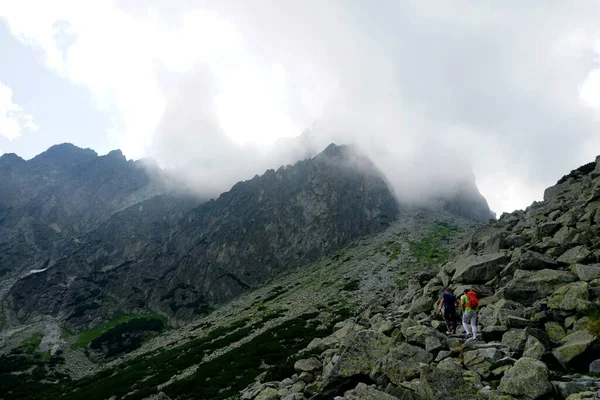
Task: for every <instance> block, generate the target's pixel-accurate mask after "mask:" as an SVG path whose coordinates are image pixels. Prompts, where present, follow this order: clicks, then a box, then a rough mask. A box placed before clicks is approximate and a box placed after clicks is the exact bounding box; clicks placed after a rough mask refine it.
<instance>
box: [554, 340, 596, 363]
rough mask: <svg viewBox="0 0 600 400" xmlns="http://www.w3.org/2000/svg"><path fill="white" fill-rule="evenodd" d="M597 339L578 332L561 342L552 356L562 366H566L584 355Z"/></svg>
mask: <svg viewBox="0 0 600 400" xmlns="http://www.w3.org/2000/svg"><path fill="white" fill-rule="evenodd" d="M595 341H596V338H595V337H594V336H593V335H590V334H589V333H588V332H586V331H576V332H573V333H571V334H569V335H567V336H565V337H564V338H563V339H562V340H561V342H560V343H561V346H560V347H557V348H556V349H554V350H552V355H553V356H554V358H556V360H557V361H558V362H559V363H561V364H562V365H564V366H566V365H567V364H569V363H570V362H571V361H573V360H575V359H576V358H577V356H579V355H581V354H583V353H584V352H585V351H586V350H587V349H588V348H589V347H590V346H591V345H592V344H593V343H594V342H595Z"/></svg>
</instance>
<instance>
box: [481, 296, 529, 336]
mask: <svg viewBox="0 0 600 400" xmlns="http://www.w3.org/2000/svg"><path fill="white" fill-rule="evenodd" d="M508 316H515V317H522V316H523V306H522V305H521V304H519V303H517V302H514V301H510V300H506V299H500V300H499V301H498V302H496V303H494V304H491V305H489V306H487V307H484V308H482V309H480V310H479V316H478V322H479V324H481V325H482V326H484V327H490V326H502V325H506V324H507V317H508ZM505 330H506V329H505Z"/></svg>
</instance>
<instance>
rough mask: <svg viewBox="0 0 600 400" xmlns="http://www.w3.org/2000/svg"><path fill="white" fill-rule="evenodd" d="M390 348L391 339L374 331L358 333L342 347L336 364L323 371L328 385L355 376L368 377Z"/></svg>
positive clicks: (333, 363)
mask: <svg viewBox="0 0 600 400" xmlns="http://www.w3.org/2000/svg"><path fill="white" fill-rule="evenodd" d="M391 348H392V339H391V338H389V337H387V336H385V335H383V334H381V333H378V332H375V331H371V330H364V331H361V332H358V333H357V334H356V335H355V337H354V338H353V340H350V341H349V343H348V345H346V346H344V347H342V349H341V351H340V356H339V358H338V359H337V360H336V362H333V361H332V365H330V366H329V368H327V370H326V371H324V379H325V380H327V381H329V383H332V382H336V381H341V380H345V379H346V378H350V377H352V376H355V375H369V374H370V373H371V371H372V369H373V367H374V366H375V365H377V364H378V363H379V362H380V361H382V360H383V358H384V357H385V355H386V354H387V353H388V352H389V351H390V349H391Z"/></svg>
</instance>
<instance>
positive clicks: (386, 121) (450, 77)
mask: <svg viewBox="0 0 600 400" xmlns="http://www.w3.org/2000/svg"><path fill="white" fill-rule="evenodd" d="M33 10H35V12H34V11H33ZM599 128H600V3H599V2H597V1H596V0H589V1H588V0H581V1H578V2H565V1H554V0H544V1H541V0H531V1H528V2H521V1H512V0H511V1H503V2H492V1H479V2H469V1H466V0H464V1H463V0H452V1H451V0H436V1H430V0H415V1H410V0H407V1H403V2H398V1H394V0H380V1H377V2H366V1H361V0H344V1H342V0H328V1H326V2H323V1H319V0H306V1H303V2H283V1H276V0H220V1H208V0H169V1H167V0H143V1H142V0H103V1H94V2H91V1H87V2H83V1H75V0H55V1H53V2H47V1H42V0H37V1H36V0H20V1H18V2H16V1H13V2H8V1H5V2H0V154H1V153H8V152H14V153H17V154H19V155H20V156H22V157H24V158H31V157H33V156H35V155H36V154H39V153H40V152H42V151H44V150H45V149H46V148H48V147H50V146H51V145H53V144H57V143H63V142H71V143H74V144H76V145H78V146H80V147H90V148H92V149H94V150H96V151H97V152H98V153H99V154H105V153H107V152H108V151H110V150H112V149H115V148H120V149H121V150H122V151H123V152H124V154H125V155H126V156H127V157H128V158H130V159H138V158H142V157H153V158H155V159H156V160H157V161H158V162H159V163H160V164H161V165H162V166H164V167H166V168H169V169H170V170H173V171H178V172H177V173H178V174H179V175H181V177H183V178H185V179H187V180H189V182H190V184H191V185H193V186H195V187H197V188H198V190H200V191H206V192H208V193H210V194H214V193H218V192H219V191H223V190H226V189H227V188H228V187H230V186H231V185H232V184H233V183H235V182H236V181H238V180H241V179H249V178H251V177H252V176H254V175H255V174H261V173H263V172H264V171H265V170H266V169H267V168H277V167H278V166H279V165H281V164H291V163H293V162H294V161H296V160H297V159H299V158H302V157H305V156H306V155H307V154H311V152H314V151H318V150H320V149H322V148H324V147H325V146H326V145H327V144H329V143H330V142H335V143H337V144H345V143H348V144H354V145H356V146H357V147H358V148H360V149H361V150H362V151H363V152H365V153H366V154H367V155H369V156H370V157H371V158H372V160H373V161H374V162H375V164H376V165H377V166H378V167H379V168H380V169H381V170H382V171H383V172H384V173H385V174H386V176H387V177H388V179H389V180H390V182H391V184H392V185H393V186H394V189H395V191H396V193H397V194H398V195H399V197H401V198H402V197H406V198H411V199H420V198H423V197H427V196H429V195H431V194H436V193H438V194H439V193H441V192H444V191H445V190H449V189H448V187H450V186H452V184H451V182H454V181H457V180H461V179H468V178H469V177H471V176H473V175H474V177H475V178H476V181H477V185H478V187H479V189H480V191H481V192H482V194H483V195H484V196H485V197H486V199H487V200H488V203H489V204H490V206H491V208H492V209H493V210H494V211H495V212H497V213H501V212H504V211H506V212H510V211H513V210H515V209H522V208H525V207H527V206H528V205H529V204H531V203H532V202H533V201H534V200H540V199H541V198H542V194H543V190H544V189H545V188H546V187H548V186H551V185H552V184H554V183H555V182H556V180H558V178H560V177H561V176H562V175H564V174H566V173H568V172H569V171H570V170H571V169H574V168H577V167H578V166H580V165H582V164H584V163H587V162H590V161H593V160H594V158H595V156H596V155H598V154H600V129H599Z"/></svg>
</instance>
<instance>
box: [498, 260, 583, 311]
mask: <svg viewBox="0 0 600 400" xmlns="http://www.w3.org/2000/svg"><path fill="white" fill-rule="evenodd" d="M574 280H575V277H574V276H573V275H571V274H569V273H568V272H565V271H557V270H553V269H542V270H539V271H524V270H517V271H516V272H515V275H514V277H513V279H512V280H511V281H510V282H509V283H508V284H507V285H506V287H505V288H504V291H503V293H504V298H505V299H508V300H514V301H517V302H519V303H521V304H524V305H526V306H530V305H532V304H533V303H535V302H536V301H537V300H540V299H543V298H544V297H546V296H548V295H550V294H552V293H553V292H554V291H556V290H557V289H558V288H559V287H561V286H564V285H565V284H567V283H571V282H573V281H574Z"/></svg>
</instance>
